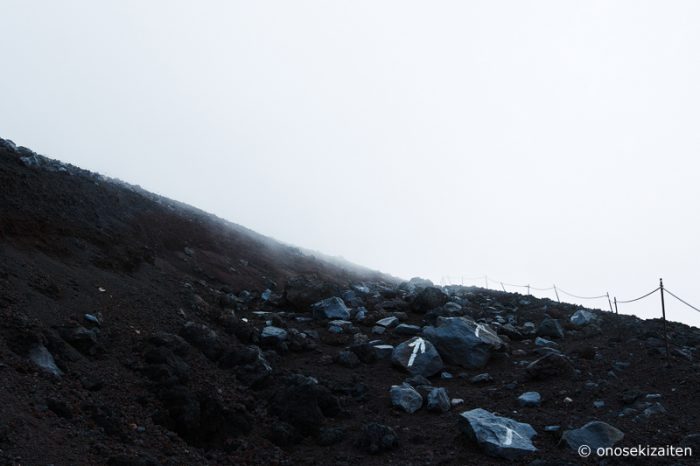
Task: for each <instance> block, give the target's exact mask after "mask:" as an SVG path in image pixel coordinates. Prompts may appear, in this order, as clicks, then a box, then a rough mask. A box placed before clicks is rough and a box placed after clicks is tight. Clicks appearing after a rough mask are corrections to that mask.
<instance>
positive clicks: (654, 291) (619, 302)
mask: <svg viewBox="0 0 700 466" xmlns="http://www.w3.org/2000/svg"><path fill="white" fill-rule="evenodd" d="M660 289H661V287H659V286H657V287H656V288H655V289H653V290H651V291H650V292H649V293H647V294H645V295H643V296H640V297H639V298H634V299H628V300H627V301H620V300H619V299H617V298H615V302H616V303H617V304H628V303H633V302H635V301H639V300H640V299H644V298H646V297H647V296H651V295H653V294H654V293H656V292H657V291H659V290H660Z"/></svg>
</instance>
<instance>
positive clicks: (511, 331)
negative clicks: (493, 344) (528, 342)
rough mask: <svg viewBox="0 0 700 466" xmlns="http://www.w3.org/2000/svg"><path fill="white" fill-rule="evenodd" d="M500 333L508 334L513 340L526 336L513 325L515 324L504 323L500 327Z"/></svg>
mask: <svg viewBox="0 0 700 466" xmlns="http://www.w3.org/2000/svg"><path fill="white" fill-rule="evenodd" d="M498 333H499V334H501V335H505V336H507V337H508V338H510V339H511V340H516V341H520V340H522V339H523V338H524V337H523V334H522V333H520V331H518V329H517V328H515V327H514V326H513V324H505V325H502V326H501V328H500V329H498Z"/></svg>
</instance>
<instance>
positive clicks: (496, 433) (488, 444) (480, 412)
mask: <svg viewBox="0 0 700 466" xmlns="http://www.w3.org/2000/svg"><path fill="white" fill-rule="evenodd" d="M459 426H460V429H461V430H462V431H463V432H464V433H465V434H467V435H468V436H469V438H471V439H472V440H473V441H475V442H476V443H477V444H478V445H479V446H480V447H481V449H482V450H483V451H484V452H485V453H487V454H489V455H491V456H496V457H500V458H506V459H510V460H513V459H517V458H520V457H522V456H524V455H527V454H530V453H534V452H536V451H537V448H535V446H534V445H533V444H532V437H534V436H535V435H537V432H536V431H535V429H533V428H532V426H531V425H530V424H525V423H522V422H518V421H514V420H513V419H509V418H506V417H501V416H496V415H495V414H493V413H490V412H488V411H486V410H484V409H481V408H477V409H472V410H471V411H464V412H463V413H461V414H460V418H459Z"/></svg>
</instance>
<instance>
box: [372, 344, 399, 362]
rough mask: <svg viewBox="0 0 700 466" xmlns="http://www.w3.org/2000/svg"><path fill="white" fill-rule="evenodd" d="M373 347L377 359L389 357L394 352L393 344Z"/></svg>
mask: <svg viewBox="0 0 700 466" xmlns="http://www.w3.org/2000/svg"><path fill="white" fill-rule="evenodd" d="M373 348H374V352H375V353H376V354H377V359H388V358H390V357H391V355H392V354H393V353H394V347H393V346H392V345H374V346H373Z"/></svg>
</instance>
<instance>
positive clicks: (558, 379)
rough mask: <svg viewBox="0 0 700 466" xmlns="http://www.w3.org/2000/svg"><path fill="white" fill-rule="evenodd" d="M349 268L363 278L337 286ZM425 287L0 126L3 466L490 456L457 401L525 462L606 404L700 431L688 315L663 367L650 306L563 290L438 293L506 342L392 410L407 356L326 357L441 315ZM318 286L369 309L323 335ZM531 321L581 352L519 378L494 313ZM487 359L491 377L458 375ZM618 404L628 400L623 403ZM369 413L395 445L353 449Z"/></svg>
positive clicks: (522, 357) (661, 439)
mask: <svg viewBox="0 0 700 466" xmlns="http://www.w3.org/2000/svg"><path fill="white" fill-rule="evenodd" d="M241 202H245V201H244V200H241ZM360 284H364V285H366V286H367V289H363V288H361V287H357V289H356V291H355V293H354V295H355V296H354V297H353V296H351V295H350V294H343V293H344V292H346V291H348V290H350V289H351V287H352V286H353V285H360ZM265 290H269V292H268V293H264V292H265ZM420 291H421V287H420V286H418V287H417V288H416V287H415V286H414V285H413V284H411V285H407V284H405V283H404V284H403V285H401V286H399V281H398V280H396V279H394V278H392V277H389V276H386V275H382V274H380V273H377V272H372V271H369V270H366V269H361V268H354V267H351V266H350V265H346V266H343V265H338V264H337V263H332V262H330V261H328V260H326V259H325V258H323V257H321V256H317V257H314V256H312V255H308V254H305V253H303V252H301V251H300V250H298V249H296V248H292V247H287V246H284V245H281V244H279V243H276V242H275V241H273V240H271V239H269V238H266V237H263V236H261V235H258V234H256V233H254V232H251V231H249V230H247V229H245V228H242V227H240V226H237V225H234V224H230V223H228V222H225V221H223V220H220V219H217V218H215V217H213V216H210V215H207V214H205V213H204V212H201V211H198V210H196V209H193V208H191V207H188V206H185V205H183V204H180V203H177V202H174V201H171V200H168V199H164V198H161V197H158V196H155V195H152V194H149V193H146V192H144V191H142V190H140V189H138V188H135V187H132V186H128V185H126V184H123V183H118V182H116V181H114V180H107V179H105V178H103V177H100V176H98V175H94V174H91V173H88V172H85V171H82V170H79V169H76V168H75V167H70V166H64V165H61V164H58V163H56V162H51V161H48V160H47V159H43V158H41V157H38V156H36V155H34V154H33V153H31V152H30V151H28V150H24V149H20V150H19V151H18V150H16V149H14V148H13V147H11V146H10V145H9V144H7V143H6V142H3V141H2V140H0V319H2V324H0V464H8V465H10V464H18V465H19V464H21V465H47V464H54V465H88V464H111V465H151V464H154V465H156V464H167V465H200V464H212V465H214V464H231V465H234V464H235V465H240V464H261V465H263V464H396V465H409V464H415V465H418V464H421V465H423V464H445V465H448V464H454V465H462V464H501V463H504V462H507V461H506V460H503V459H498V458H493V457H490V456H487V455H486V454H484V453H483V452H482V450H481V449H480V448H479V447H478V446H477V445H476V444H474V443H472V442H471V441H470V440H468V439H467V438H466V437H465V436H464V434H461V433H460V430H459V429H458V427H457V418H458V415H459V413H461V412H462V411H465V410H470V409H474V408H483V409H486V410H488V411H492V412H496V413H498V414H499V415H501V416H505V417H509V418H513V419H515V420H517V421H520V422H525V423H528V424H531V425H532V427H533V428H534V429H535V430H536V431H537V432H538V435H537V436H536V437H535V439H534V445H535V446H536V447H537V448H538V450H539V452H538V453H537V454H536V455H532V456H525V457H522V458H520V459H518V460H516V461H515V463H521V464H530V463H532V462H535V464H566V463H568V462H570V463H572V464H579V463H580V462H581V461H582V460H580V458H579V457H578V455H577V454H576V453H575V452H573V451H571V450H570V449H569V448H567V447H566V446H565V445H564V444H563V442H560V437H561V431H559V432H554V433H548V432H545V430H544V427H545V426H548V425H559V426H561V427H562V430H566V429H571V428H578V427H581V426H582V425H583V424H585V423H587V422H588V421H591V420H596V419H597V420H601V421H604V422H607V423H609V424H611V425H613V426H615V427H617V428H618V429H620V430H621V431H623V432H624V433H625V437H624V439H623V440H622V441H621V442H620V443H619V444H618V446H628V445H629V446H633V445H638V444H642V445H654V446H663V445H680V444H681V443H682V442H683V441H684V439H686V437H687V436H688V435H690V434H693V433H698V432H700V420H699V419H698V416H699V415H700V396H699V395H700V388H699V387H700V376H699V375H698V367H699V365H698V362H696V361H697V359H696V357H697V349H698V348H700V332H699V331H698V329H695V328H690V327H687V326H685V325H681V324H675V323H674V324H671V325H670V327H669V338H670V341H671V342H672V345H671V350H672V356H671V359H670V366H669V367H667V366H666V359H665V357H664V355H665V352H664V351H663V348H659V346H658V345H659V341H660V339H661V338H662V337H663V330H662V325H661V322H659V321H658V320H656V321H641V320H639V319H635V318H632V317H628V316H616V315H612V314H610V313H603V312H600V311H595V313H596V314H597V315H598V321H597V322H596V323H594V324H591V325H588V326H585V327H583V328H578V327H574V326H573V325H572V324H570V323H569V318H570V316H571V315H572V314H573V313H574V312H575V311H576V310H578V309H580V307H577V306H573V305H568V304H563V303H562V304H559V303H555V302H552V301H549V300H539V299H536V298H533V297H531V296H521V295H517V294H508V293H501V292H495V291H492V290H484V289H477V288H461V287H453V288H450V289H446V290H444V291H445V292H447V293H448V294H449V301H451V302H453V303H457V304H459V306H460V307H461V310H455V309H456V307H453V308H452V309H453V312H458V313H459V314H462V315H465V316H467V317H469V318H471V319H474V320H477V321H480V322H483V323H488V324H491V325H492V326H493V327H494V328H495V329H496V330H497V331H498V333H499V335H501V336H502V337H503V340H504V341H505V342H506V345H504V347H503V348H502V349H501V350H499V351H497V352H495V353H494V354H493V356H492V357H491V359H490V361H489V363H488V364H487V365H486V367H485V368H483V369H464V368H462V367H459V366H456V365H452V364H446V367H445V371H446V372H449V373H450V374H452V376H453V378H451V379H444V378H441V376H440V374H438V375H437V376H436V377H432V378H431V382H432V384H433V385H434V386H439V387H445V388H446V389H447V390H448V392H449V395H450V398H461V399H463V400H464V404H462V405H461V406H457V407H453V408H452V410H451V411H449V412H447V413H443V414H436V413H431V412H428V411H427V410H426V409H425V408H422V409H420V410H419V411H417V412H416V413H414V414H408V413H406V412H403V411H400V410H399V409H397V408H393V407H392V406H391V401H390V396H389V389H390V387H391V386H392V385H399V384H401V383H402V382H403V381H404V380H405V379H406V378H407V377H408V376H409V374H407V373H406V372H404V371H403V370H400V369H399V368H396V367H394V366H392V364H391V362H390V360H388V359H385V360H378V361H371V360H370V359H366V362H361V361H351V362H352V363H353V364H351V365H353V366H354V365H355V364H357V365H356V366H354V367H347V365H344V364H342V361H338V360H337V356H338V354H339V353H340V352H342V351H343V350H345V349H346V348H348V347H350V346H351V345H353V344H355V345H358V344H359V346H355V350H356V351H357V353H358V354H365V353H362V351H363V348H364V351H366V350H367V346H364V347H363V346H362V345H361V344H362V343H363V342H366V341H367V340H374V339H381V340H382V341H383V342H384V343H387V344H391V345H397V344H399V343H401V342H403V341H405V340H407V339H408V338H410V337H409V336H405V335H397V334H396V333H395V332H394V331H393V330H391V329H389V330H387V331H386V332H385V333H384V334H382V335H375V334H373V333H372V332H373V327H374V324H375V322H376V321H377V320H379V319H381V318H383V317H387V316H392V315H394V316H397V317H399V319H400V320H401V321H402V322H403V323H408V324H416V325H419V326H422V325H425V324H427V323H431V321H432V320H434V315H435V314H436V313H438V314H439V313H440V312H446V311H445V310H444V308H443V307H439V308H438V309H434V310H433V311H431V312H429V313H428V314H426V313H425V309H422V310H421V311H422V312H416V308H417V307H419V306H418V305H417V304H416V303H417V301H416V296H417V294H418V293H420ZM268 294H269V296H268ZM332 296H342V297H343V298H344V299H345V301H346V304H347V305H348V307H349V308H351V309H352V311H353V313H354V312H355V311H356V310H357V309H358V308H360V307H364V308H366V310H367V316H366V318H365V319H364V320H363V321H354V322H353V326H354V329H350V330H348V331H347V332H348V333H341V334H336V333H333V332H330V331H329V330H328V328H329V326H328V321H327V320H321V319H313V318H312V313H311V307H310V305H311V304H312V303H314V302H316V301H319V300H321V299H324V298H329V297H332ZM428 310H429V309H428ZM85 314H89V315H91V316H94V317H95V320H97V322H94V321H91V320H90V319H92V317H88V318H86V316H85ZM431 316H432V317H431ZM545 317H552V318H556V319H559V320H560V322H561V323H562V325H563V327H564V330H565V333H566V335H565V337H564V338H563V339H559V340H557V341H556V342H557V343H558V346H557V349H558V350H560V351H561V352H562V353H563V354H565V355H566V356H567V357H568V358H569V360H570V362H571V364H572V365H573V367H574V368H575V369H576V374H573V375H572V376H571V377H568V376H565V375H554V376H551V377H548V378H545V379H543V380H537V379H533V378H532V377H531V376H529V375H528V373H527V371H526V365H527V363H528V362H532V361H534V360H535V359H537V358H538V357H540V354H538V353H537V351H538V347H537V346H535V344H534V339H535V336H534V335H524V336H523V338H522V339H517V338H513V339H509V338H508V337H505V336H503V335H504V333H505V332H504V331H503V330H502V324H504V323H506V322H512V323H513V325H514V327H515V328H517V329H519V330H523V331H525V330H526V328H527V327H526V326H524V325H523V324H525V323H526V322H533V323H534V324H535V326H537V325H538V324H539V323H540V322H541V321H542V320H543V319H544V318H545ZM269 324H272V325H274V326H276V327H279V328H285V329H286V331H287V332H288V336H287V340H286V342H284V343H277V342H276V341H274V339H273V338H267V339H266V338H262V339H261V336H260V332H261V329H262V328H263V327H265V326H266V325H269ZM204 326H206V327H204ZM294 329H296V330H298V331H299V332H303V333H295V331H294ZM177 335H180V337H183V338H180V337H178V336H177ZM370 348H371V347H370ZM38 351H45V353H44V354H45V355H46V354H48V353H50V354H51V355H52V356H53V358H54V359H55V363H56V366H57V369H60V372H61V374H60V375H57V373H54V374H52V373H51V370H50V369H46V368H44V369H42V368H40V367H39V366H38V365H37V364H35V362H33V360H37V354H38ZM539 351H541V350H539ZM353 354H354V353H353ZM372 354H374V353H372ZM351 359H352V358H351ZM620 363H621V364H620ZM54 372H56V371H54ZM483 372H488V373H489V374H490V375H491V377H492V379H493V380H492V381H490V382H486V383H484V384H474V383H471V382H470V381H469V378H471V377H473V376H474V375H477V374H480V373H483ZM295 374H301V375H304V376H311V377H313V378H315V379H316V380H317V381H318V383H317V384H314V383H312V382H309V379H303V378H299V377H297V378H295V377H294V375H295ZM304 384H306V385H304ZM526 391H538V392H539V393H540V394H541V395H542V400H543V401H542V404H541V405H540V406H539V407H531V408H521V407H519V406H518V404H517V402H516V399H517V397H518V396H519V395H520V394H521V393H523V392H526ZM634 391H636V395H637V396H636V397H635V396H632V393H633V392H634ZM646 394H659V395H660V399H658V401H659V402H660V403H661V404H662V405H663V407H664V408H665V410H666V412H665V413H658V414H654V415H652V416H650V417H644V416H642V415H641V414H640V413H641V411H643V406H642V407H641V408H640V406H639V402H640V400H642V399H643V398H644V396H645V395H646ZM567 398H568V399H570V402H569V401H568V400H566V399H567ZM596 400H602V401H604V402H605V406H604V407H602V408H596V407H594V405H593V402H594V401H596ZM625 408H634V409H635V410H636V412H635V414H630V415H625V416H622V417H621V416H619V415H620V413H621V412H622V411H623V409H625ZM372 422H376V423H379V424H384V425H386V426H389V427H390V428H392V429H393V430H394V431H395V433H396V435H397V436H398V445H397V446H396V447H395V448H393V449H390V450H387V451H385V452H383V453H380V454H374V455H373V454H370V453H368V452H367V451H366V450H365V449H364V448H363V447H362V445H360V444H358V443H357V439H358V437H359V436H360V432H361V430H362V428H363V426H365V425H366V424H368V423H372ZM334 429H335V430H334ZM331 434H336V435H335V437H336V438H333V437H334V436H333V435H331ZM686 441H687V440H686ZM326 443H332V444H331V445H327V446H322V444H326ZM697 454H700V453H697ZM538 461H539V462H538ZM588 461H589V462H590V463H591V464H596V463H597V462H598V461H600V460H594V459H591V460H588ZM606 461H607V463H606V464H649V463H660V464H661V463H667V464H694V462H693V460H692V459H680V460H667V461H663V460H650V459H649V458H646V459H639V460H636V462H635V461H634V460H630V459H626V460H625V461H624V462H623V461H618V460H615V459H607V460H606Z"/></svg>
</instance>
